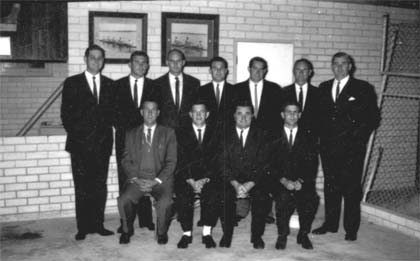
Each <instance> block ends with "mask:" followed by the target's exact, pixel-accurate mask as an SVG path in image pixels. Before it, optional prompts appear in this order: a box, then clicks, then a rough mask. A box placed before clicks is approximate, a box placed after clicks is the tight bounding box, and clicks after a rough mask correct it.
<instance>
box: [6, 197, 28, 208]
mask: <svg viewBox="0 0 420 261" xmlns="http://www.w3.org/2000/svg"><path fill="white" fill-rule="evenodd" d="M26 203H27V200H26V199H23V198H22V199H6V206H7V207H14V206H23V205H26Z"/></svg>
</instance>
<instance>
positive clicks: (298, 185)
mask: <svg viewBox="0 0 420 261" xmlns="http://www.w3.org/2000/svg"><path fill="white" fill-rule="evenodd" d="M281 117H282V118H283V120H284V126H283V130H282V131H281V132H280V135H278V136H277V138H276V139H275V140H274V142H273V144H272V145H271V146H272V150H271V153H270V157H271V160H270V161H271V164H270V169H271V174H272V176H273V177H274V182H273V189H272V194H273V198H274V201H275V202H276V220H277V232H278V238H277V242H276V249H285V248H286V244H287V236H288V234H289V222H290V217H291V216H292V214H293V212H294V211H295V209H297V212H298V214H299V225H300V226H299V233H298V236H297V243H298V244H301V245H302V247H303V248H305V249H313V246H312V243H311V241H310V240H309V238H308V233H310V231H311V225H312V222H313V220H314V218H315V213H316V210H317V208H318V203H319V197H318V195H317V194H316V190H315V180H316V175H317V172H318V147H317V138H316V137H315V136H314V135H313V133H311V132H308V131H306V130H305V129H304V128H303V127H301V126H300V124H298V122H299V119H300V117H301V111H300V107H299V104H298V103H297V102H295V101H286V102H285V103H284V105H283V110H282V112H281Z"/></svg>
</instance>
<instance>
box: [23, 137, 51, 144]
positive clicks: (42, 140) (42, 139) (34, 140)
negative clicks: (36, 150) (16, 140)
mask: <svg viewBox="0 0 420 261" xmlns="http://www.w3.org/2000/svg"><path fill="white" fill-rule="evenodd" d="M47 141H48V139H47V137H46V136H29V137H26V143H46V142H47Z"/></svg>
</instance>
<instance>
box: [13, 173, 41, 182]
mask: <svg viewBox="0 0 420 261" xmlns="http://www.w3.org/2000/svg"><path fill="white" fill-rule="evenodd" d="M35 181H38V175H27V176H18V177H17V182H18V183H24V182H35Z"/></svg>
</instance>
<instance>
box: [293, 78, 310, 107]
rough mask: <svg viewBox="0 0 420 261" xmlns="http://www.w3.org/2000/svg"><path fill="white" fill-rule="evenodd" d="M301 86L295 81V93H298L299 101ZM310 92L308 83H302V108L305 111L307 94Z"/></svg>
mask: <svg viewBox="0 0 420 261" xmlns="http://www.w3.org/2000/svg"><path fill="white" fill-rule="evenodd" d="M300 88H301V86H300V85H299V84H297V83H295V93H296V100H297V101H299V93H300ZM307 94H308V83H305V84H304V85H302V97H303V101H302V108H300V110H301V111H303V108H305V102H306V95H307Z"/></svg>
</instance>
